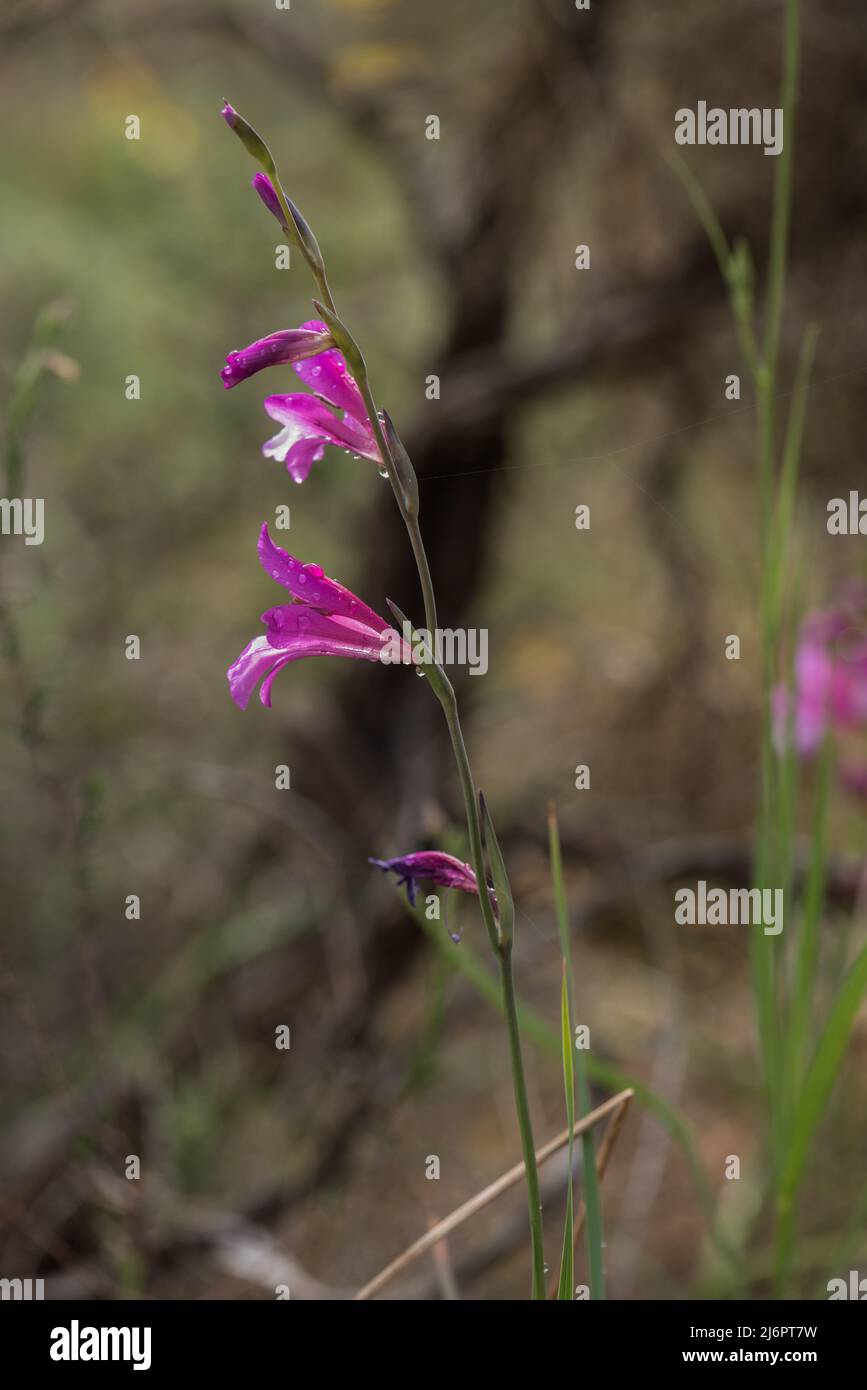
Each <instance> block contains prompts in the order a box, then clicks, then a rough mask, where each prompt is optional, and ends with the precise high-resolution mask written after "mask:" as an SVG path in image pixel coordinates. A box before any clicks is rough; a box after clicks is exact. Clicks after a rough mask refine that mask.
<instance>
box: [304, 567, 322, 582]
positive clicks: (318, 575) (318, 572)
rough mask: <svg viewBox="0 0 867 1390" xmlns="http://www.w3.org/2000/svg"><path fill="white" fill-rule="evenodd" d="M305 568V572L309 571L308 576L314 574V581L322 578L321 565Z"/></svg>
mask: <svg viewBox="0 0 867 1390" xmlns="http://www.w3.org/2000/svg"><path fill="white" fill-rule="evenodd" d="M304 568H305V570H306V571H307V573H308V574H312V576H313V578H314V579H321V578H322V566H321V565H305V566H304Z"/></svg>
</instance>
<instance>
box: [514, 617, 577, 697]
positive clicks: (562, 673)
mask: <svg viewBox="0 0 867 1390" xmlns="http://www.w3.org/2000/svg"><path fill="white" fill-rule="evenodd" d="M506 660H507V663H508V674H509V678H510V679H511V680H512V681H514V682H515V684H516V685H522V686H523V687H524V688H525V689H526V690H528V691H530V693H531V694H533V695H539V696H543V695H544V696H547V697H550V696H551V695H555V694H556V693H557V692H558V690H560V689H562V688H563V687H565V686H566V685H567V684H568V682H569V681H570V680H571V679H572V678H573V676H574V674H575V667H574V652H573V651H572V649H571V648H570V647H569V646H567V645H566V644H565V643H563V642H561V641H559V640H558V638H557V637H556V636H555V635H554V634H553V632H548V633H545V632H525V633H521V634H519V635H518V636H517V637H515V638H514V639H513V640H512V642H510V644H509V648H508V651H507V653H506Z"/></svg>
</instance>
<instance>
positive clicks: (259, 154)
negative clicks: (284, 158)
mask: <svg viewBox="0 0 867 1390" xmlns="http://www.w3.org/2000/svg"><path fill="white" fill-rule="evenodd" d="M220 115H221V116H222V117H223V120H224V121H225V122H226V125H227V126H228V127H229V129H230V130H234V132H235V134H236V135H237V137H238V139H239V140H240V141H241V144H242V145H243V146H244V148H245V150H246V151H247V153H248V154H251V155H252V156H253V158H254V159H255V160H257V161H258V163H259V164H261V165H262V166H263V168H264V169H265V170H266V171H267V172H268V173H269V174H271V176H272V177H276V170H275V168H274V160H273V159H272V158H271V151H270V150H269V149H268V146H267V145H266V144H265V141H264V140H263V139H262V137H261V135H259V133H258V131H255V130H254V129H253V127H252V126H251V125H250V123H249V121H245V120H244V117H243V116H241V115H240V114H239V113H238V112H237V111H236V110H235V108H234V106H232V105H231V103H230V102H228V101H224V102H223V108H222V110H221V112H220Z"/></svg>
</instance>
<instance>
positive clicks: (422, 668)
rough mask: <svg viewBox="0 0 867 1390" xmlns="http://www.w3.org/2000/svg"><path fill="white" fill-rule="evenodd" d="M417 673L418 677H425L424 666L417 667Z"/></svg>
mask: <svg viewBox="0 0 867 1390" xmlns="http://www.w3.org/2000/svg"><path fill="white" fill-rule="evenodd" d="M415 673H416V675H417V676H423V675H424V667H423V666H416V668H415Z"/></svg>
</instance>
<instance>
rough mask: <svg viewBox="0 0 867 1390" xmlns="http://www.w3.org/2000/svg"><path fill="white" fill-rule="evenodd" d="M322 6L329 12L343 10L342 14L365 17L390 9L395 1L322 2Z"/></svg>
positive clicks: (346, 0)
mask: <svg viewBox="0 0 867 1390" xmlns="http://www.w3.org/2000/svg"><path fill="white" fill-rule="evenodd" d="M324 4H325V6H326V7H327V8H328V9H331V10H343V12H344V14H361V15H365V14H379V12H380V11H381V10H387V9H390V8H391V6H392V5H396V4H397V0H324Z"/></svg>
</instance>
